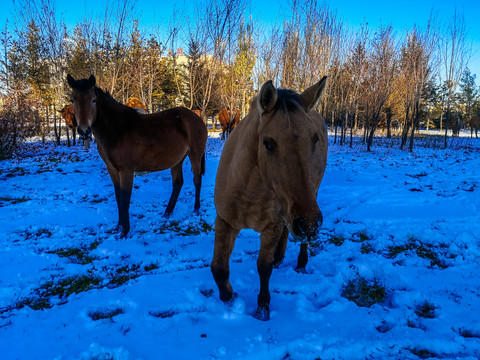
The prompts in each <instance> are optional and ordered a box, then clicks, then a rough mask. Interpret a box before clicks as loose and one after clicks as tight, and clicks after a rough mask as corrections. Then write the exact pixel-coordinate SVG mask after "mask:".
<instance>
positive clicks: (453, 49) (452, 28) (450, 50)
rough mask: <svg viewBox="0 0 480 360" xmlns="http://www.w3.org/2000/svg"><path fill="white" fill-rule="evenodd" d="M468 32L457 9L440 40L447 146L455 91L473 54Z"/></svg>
mask: <svg viewBox="0 0 480 360" xmlns="http://www.w3.org/2000/svg"><path fill="white" fill-rule="evenodd" d="M466 34H467V33H466V27H465V19H464V17H463V14H458V13H457V10H456V9H455V12H454V14H453V17H452V19H451V22H450V23H449V24H448V26H447V29H446V31H445V34H443V35H442V36H441V37H440V39H439V40H440V41H439V42H438V45H439V50H438V51H439V56H440V59H441V64H442V71H443V74H442V72H439V75H440V83H444V84H445V86H446V94H445V97H446V99H445V101H446V104H445V106H446V109H445V110H446V116H445V148H446V147H447V138H448V128H449V121H450V120H451V119H450V117H451V113H452V105H453V100H454V95H455V91H456V89H457V86H458V84H459V83H460V79H461V77H462V73H463V70H464V68H465V66H466V64H467V63H468V61H469V59H470V56H471V48H470V46H469V45H468V44H467V40H466Z"/></svg>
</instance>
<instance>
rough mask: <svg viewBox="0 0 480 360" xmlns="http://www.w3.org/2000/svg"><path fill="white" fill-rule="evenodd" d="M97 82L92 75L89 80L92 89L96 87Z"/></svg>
mask: <svg viewBox="0 0 480 360" xmlns="http://www.w3.org/2000/svg"><path fill="white" fill-rule="evenodd" d="M95 82H96V81H95V76H93V75H90V77H89V78H88V83H89V84H90V85H91V86H92V87H94V86H95Z"/></svg>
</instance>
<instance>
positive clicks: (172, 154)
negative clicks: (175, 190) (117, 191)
mask: <svg viewBox="0 0 480 360" xmlns="http://www.w3.org/2000/svg"><path fill="white" fill-rule="evenodd" d="M187 151H188V148H187V147H186V146H180V145H177V146H174V147H171V148H169V149H151V150H145V151H143V152H142V153H141V154H139V155H138V158H137V161H136V166H135V171H161V170H167V169H170V168H172V167H174V166H175V165H177V164H178V163H179V162H180V161H182V159H183V158H184V157H185V155H186V153H187Z"/></svg>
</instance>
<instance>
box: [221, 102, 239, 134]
mask: <svg viewBox="0 0 480 360" xmlns="http://www.w3.org/2000/svg"><path fill="white" fill-rule="evenodd" d="M233 114H235V117H233ZM218 121H219V122H220V126H221V127H222V140H225V136H227V137H228V135H230V133H231V132H232V131H233V129H235V126H237V124H238V123H239V122H240V110H237V111H236V112H235V111H232V112H230V111H229V110H228V109H227V108H223V109H222V110H220V112H219V113H218Z"/></svg>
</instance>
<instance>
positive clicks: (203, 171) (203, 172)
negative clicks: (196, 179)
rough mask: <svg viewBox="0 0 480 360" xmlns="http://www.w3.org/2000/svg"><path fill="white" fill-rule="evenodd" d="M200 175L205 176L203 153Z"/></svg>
mask: <svg viewBox="0 0 480 360" xmlns="http://www.w3.org/2000/svg"><path fill="white" fill-rule="evenodd" d="M200 174H201V175H202V176H203V175H205V153H203V155H202V170H201V172H200Z"/></svg>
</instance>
